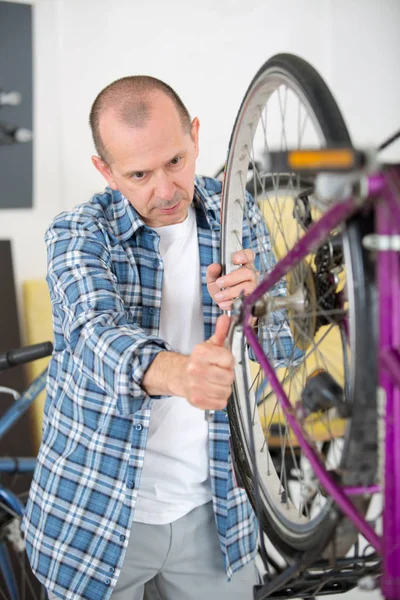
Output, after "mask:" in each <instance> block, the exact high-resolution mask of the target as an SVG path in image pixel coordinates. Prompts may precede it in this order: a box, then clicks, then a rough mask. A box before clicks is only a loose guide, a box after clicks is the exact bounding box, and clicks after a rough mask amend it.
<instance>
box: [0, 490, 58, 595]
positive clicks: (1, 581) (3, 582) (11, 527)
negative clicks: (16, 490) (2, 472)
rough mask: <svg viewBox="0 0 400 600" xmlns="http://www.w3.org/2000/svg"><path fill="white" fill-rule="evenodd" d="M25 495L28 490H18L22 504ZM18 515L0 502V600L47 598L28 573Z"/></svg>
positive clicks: (29, 570) (33, 577)
mask: <svg viewBox="0 0 400 600" xmlns="http://www.w3.org/2000/svg"><path fill="white" fill-rule="evenodd" d="M27 497H28V492H23V493H20V494H18V498H19V500H20V502H21V503H22V504H23V505H24V506H25V502H26V499H27ZM21 519H22V515H20V514H17V513H16V512H14V511H13V510H12V509H11V507H9V506H8V504H6V503H3V502H2V503H1V506H0V549H1V553H2V557H3V558H5V561H6V563H7V566H5V569H6V570H7V573H5V572H4V571H3V570H2V569H0V600H23V599H25V600H28V599H29V600H47V592H46V590H45V588H44V587H43V586H42V585H41V584H40V583H39V581H38V580H37V579H36V577H35V576H34V574H33V573H32V570H31V568H30V565H29V560H28V557H27V556H26V554H25V543H24V540H23V536H22V533H21V530H20V524H21ZM9 586H11V587H9Z"/></svg>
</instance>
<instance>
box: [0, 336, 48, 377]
mask: <svg viewBox="0 0 400 600" xmlns="http://www.w3.org/2000/svg"><path fill="white" fill-rule="evenodd" d="M52 352H53V344H52V343H51V342H41V343H40V344H33V345H32V346H25V347H24V348H18V350H9V351H8V352H3V353H1V354H0V371H4V370H5V369H9V368H10V367H15V366H16V365H23V364H25V363H29V362H32V361H33V360H37V359H38V358H44V357H45V356H50V354H51V353H52Z"/></svg>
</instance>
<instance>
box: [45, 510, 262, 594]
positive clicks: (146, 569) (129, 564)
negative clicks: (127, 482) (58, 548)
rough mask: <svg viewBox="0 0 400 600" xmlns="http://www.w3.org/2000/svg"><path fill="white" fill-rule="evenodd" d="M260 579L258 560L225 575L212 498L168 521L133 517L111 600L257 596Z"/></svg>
mask: <svg viewBox="0 0 400 600" xmlns="http://www.w3.org/2000/svg"><path fill="white" fill-rule="evenodd" d="M256 583H257V571H256V567H255V563H254V561H251V562H250V563H248V564H247V565H245V566H244V567H242V568H241V569H240V570H239V571H236V573H234V574H233V577H232V579H231V581H227V580H226V574H225V569H224V561H223V557H222V553H221V549H220V545H219V541H218V534H217V528H216V525H215V518H214V511H213V507H212V502H209V503H208V504H205V505H204V506H200V507H199V508H196V509H194V510H192V512H190V513H189V514H187V515H185V516H184V517H182V518H181V519H178V520H177V521H174V522H173V523H170V524H168V525H145V524H143V523H134V524H133V526H132V530H131V535H130V538H129V544H128V548H127V551H126V555H125V559H124V564H123V567H122V571H121V573H120V576H119V578H118V581H117V585H116V586H115V588H114V591H113V593H112V595H111V600H252V598H253V586H254V585H255V584H256ZM49 599H50V600H53V599H54V600H56V596H55V595H53V594H50V595H49Z"/></svg>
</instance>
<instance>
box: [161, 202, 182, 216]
mask: <svg viewBox="0 0 400 600" xmlns="http://www.w3.org/2000/svg"><path fill="white" fill-rule="evenodd" d="M179 204H180V200H179V201H178V202H177V203H176V204H174V205H173V206H169V207H167V208H160V211H161V212H162V213H164V214H166V215H169V214H170V213H173V212H174V211H175V210H176V209H177V208H178V206H179Z"/></svg>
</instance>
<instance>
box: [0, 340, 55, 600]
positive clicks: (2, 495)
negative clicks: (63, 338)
mask: <svg viewBox="0 0 400 600" xmlns="http://www.w3.org/2000/svg"><path fill="white" fill-rule="evenodd" d="M52 350H53V346H52V344H51V343H50V342H43V343H40V344H34V345H31V346H26V347H25V348H20V349H18V350H11V351H9V352H5V353H2V354H0V371H2V370H5V369H8V368H11V367H13V366H16V365H22V364H25V363H28V362H31V361H33V360H37V359H39V358H43V357H45V356H49V355H50V354H51V353H52ZM46 375H47V369H46V370H45V371H44V372H43V373H42V374H41V375H39V376H38V377H37V378H36V379H35V380H34V381H33V382H32V384H31V385H30V386H29V387H28V389H27V390H25V391H24V392H23V393H22V394H21V395H19V394H18V392H16V391H15V390H12V389H10V388H7V387H4V386H0V393H3V394H11V395H12V396H13V397H14V399H15V402H14V403H13V404H12V405H11V406H10V408H9V409H8V410H7V411H6V413H5V414H4V415H3V416H2V417H1V418H0V438H1V437H3V436H4V435H5V433H7V431H9V430H10V428H11V427H12V426H13V425H14V424H15V423H16V422H17V421H18V419H20V418H21V417H22V415H23V414H24V413H25V412H26V411H27V410H28V409H29V407H30V406H31V404H32V403H33V402H34V400H35V398H36V397H37V396H38V395H39V394H40V392H41V391H42V390H43V389H44V387H45V384H46ZM35 463H36V458H33V457H32V458H30V457H4V458H0V474H1V475H2V476H3V475H4V474H8V475H11V476H12V477H13V478H14V477H15V476H18V475H22V474H26V473H30V474H33V471H34V468H35ZM26 497H27V493H25V492H24V493H22V494H16V493H15V492H14V491H13V490H12V489H11V487H10V486H9V485H6V484H4V483H3V481H1V482H0V585H1V587H0V598H2V599H4V600H45V599H46V598H47V593H46V591H45V589H44V588H43V587H42V586H40V585H39V583H38V582H37V581H36V578H34V576H33V574H32V572H31V569H30V567H29V562H28V559H27V557H26V555H25V544H24V540H23V537H22V533H21V530H20V523H21V519H22V515H23V512H24V505H25V500H26Z"/></svg>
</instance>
